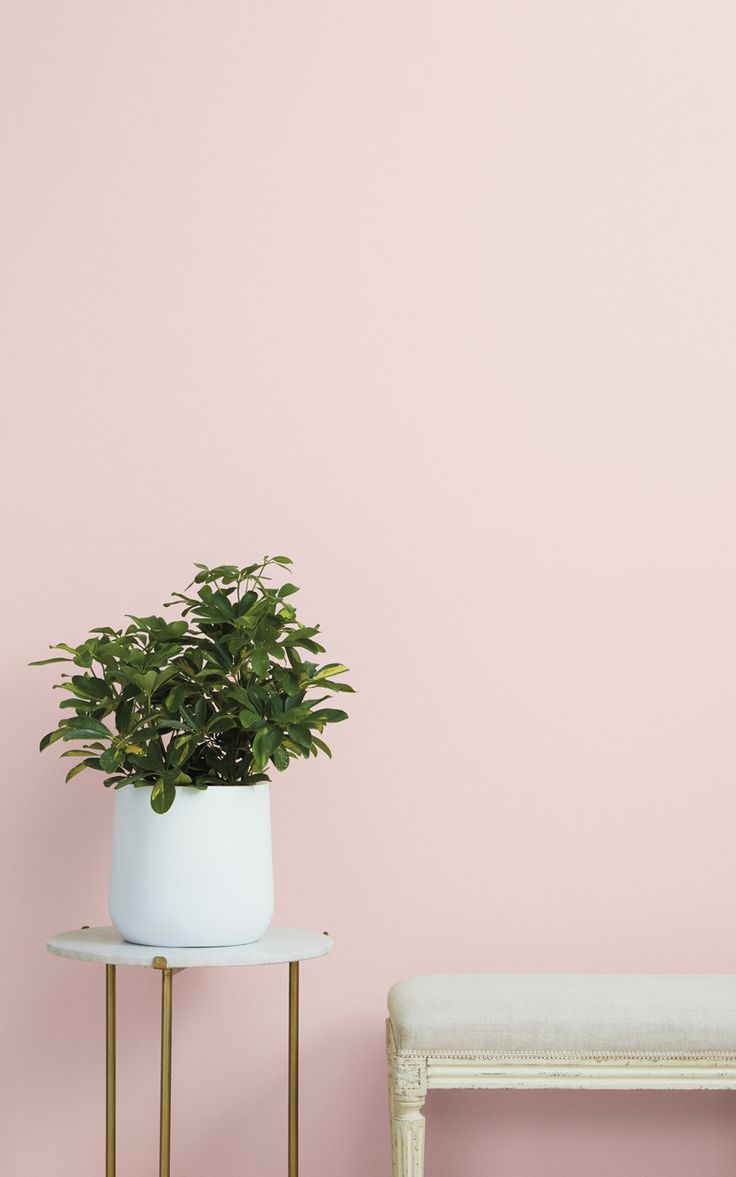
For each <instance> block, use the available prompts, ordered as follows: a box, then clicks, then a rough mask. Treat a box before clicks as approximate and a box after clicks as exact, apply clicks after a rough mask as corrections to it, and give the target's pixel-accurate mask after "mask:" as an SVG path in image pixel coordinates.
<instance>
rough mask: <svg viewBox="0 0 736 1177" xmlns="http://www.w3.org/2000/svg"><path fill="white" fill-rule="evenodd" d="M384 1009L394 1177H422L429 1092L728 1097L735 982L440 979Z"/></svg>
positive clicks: (734, 1047)
mask: <svg viewBox="0 0 736 1177" xmlns="http://www.w3.org/2000/svg"><path fill="white" fill-rule="evenodd" d="M388 1011H389V1017H388V1020H387V1022H386V1032H387V1040H386V1052H387V1057H388V1071H389V1110H390V1115H391V1140H392V1151H393V1173H394V1177H422V1173H423V1168H424V1116H423V1115H422V1112H421V1109H422V1105H423V1103H424V1100H425V1097H426V1094H427V1091H428V1090H430V1089H434V1088H440V1089H450V1088H455V1089H457V1088H488V1089H495V1088H545V1087H562V1088H597V1089H600V1090H623V1089H626V1090H660V1091H661V1090H680V1091H682V1090H686V1091H694V1090H704V1089H706V1090H724V1089H736V975H730V974H718V975H710V974H699V973H696V974H689V975H655V974H629V975H624V974H610V975H603V974H560V973H516V974H514V973H490V974H486V973H462V974H440V975H435V976H424V977H412V978H411V979H409V980H405V981H399V982H398V983H397V984H396V985H394V986H393V988H392V989H391V990H390V992H389V995H388Z"/></svg>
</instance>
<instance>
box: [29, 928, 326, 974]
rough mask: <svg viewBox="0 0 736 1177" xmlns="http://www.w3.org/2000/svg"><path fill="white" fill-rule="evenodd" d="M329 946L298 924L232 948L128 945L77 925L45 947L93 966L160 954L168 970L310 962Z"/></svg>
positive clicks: (142, 961) (106, 931) (109, 931)
mask: <svg viewBox="0 0 736 1177" xmlns="http://www.w3.org/2000/svg"><path fill="white" fill-rule="evenodd" d="M333 945H334V940H332V938H331V937H330V936H326V935H324V934H322V933H320V932H308V931H305V930H304V929H303V928H269V930H268V931H267V932H266V934H265V936H262V937H261V939H260V940H256V941H255V943H254V944H236V945H234V946H233V947H231V948H156V947H154V946H148V945H145V944H129V943H128V941H127V940H123V939H122V937H121V936H119V935H118V933H117V932H116V931H115V929H114V928H82V929H80V930H79V931H76V932H60V933H59V934H58V936H52V937H51V939H50V940H49V941H48V945H47V947H48V950H49V952H53V953H54V954H55V955H56V956H66V957H69V958H70V959H71V960H89V961H94V962H96V963H97V964H115V965H139V966H142V967H143V968H152V967H153V958H154V957H155V956H163V957H165V958H166V963H167V965H168V966H169V968H171V969H191V968H212V967H213V966H218V965H259V964H284V963H286V962H287V961H295V960H310V959H311V958H312V957H315V956H326V955H327V953H328V952H331V951H332V948H333Z"/></svg>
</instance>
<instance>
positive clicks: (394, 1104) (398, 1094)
mask: <svg viewBox="0 0 736 1177" xmlns="http://www.w3.org/2000/svg"><path fill="white" fill-rule="evenodd" d="M386 1031H387V1036H386V1055H387V1061H388V1107H389V1115H390V1118H391V1156H392V1162H393V1177H423V1174H424V1116H423V1115H422V1106H423V1104H424V1100H425V1097H426V1095H427V1067H426V1062H425V1060H424V1059H421V1058H418V1059H417V1058H402V1056H401V1055H397V1054H396V1046H395V1043H394V1040H393V1034H392V1032H391V1024H390V1022H388V1023H387V1026H386Z"/></svg>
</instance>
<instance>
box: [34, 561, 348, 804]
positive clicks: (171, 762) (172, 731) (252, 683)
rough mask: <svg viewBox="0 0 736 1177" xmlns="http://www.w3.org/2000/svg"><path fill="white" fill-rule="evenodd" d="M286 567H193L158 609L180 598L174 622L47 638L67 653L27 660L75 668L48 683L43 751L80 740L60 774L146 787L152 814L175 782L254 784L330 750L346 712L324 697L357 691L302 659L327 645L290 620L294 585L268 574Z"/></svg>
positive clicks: (137, 620)
mask: <svg viewBox="0 0 736 1177" xmlns="http://www.w3.org/2000/svg"><path fill="white" fill-rule="evenodd" d="M289 564H291V560H289V559H288V557H286V556H273V557H266V558H265V559H264V560H262V561H261V562H260V563H259V564H250V565H249V566H248V567H247V568H236V567H234V566H232V565H221V566H220V567H218V568H207V567H205V565H203V564H196V565H195V567H196V568H197V569H198V572H197V574H196V576H195V578H194V580H193V581H192V583H191V584H190V585H189V586H188V587H187V589H186V591H185V592H183V593H172V596H173V597H174V600H173V601H168V602H166V604H165V605H164V608H168V607H169V606H171V605H176V606H178V607H179V608H180V611H181V619H177V620H174V621H169V620H167V619H166V618H164V617H157V616H151V617H135V616H132V615H129V618H130V622H131V624H130V625H128V627H127V628H126V629H111V628H110V627H108V626H102V627H100V628H97V629H93V630H91V631H90V634H91V636H90V637H89V638H87V640H86V641H84V642H82V644H81V645H79V646H70V645H67V644H66V643H64V642H60V643H59V644H58V645H56V646H52V647H51V649H54V650H63V651H65V654H64V655H60V656H58V657H56V656H55V657H52V658H45V659H42V660H41V661H40V662H34V663H31V665H33V666H44V665H46V664H48V663H50V662H70V663H73V665H74V667H76V668H77V671H76V673H72V674H66V673H65V674H62V676H61V677H62V679H63V681H62V682H60V683H58V684H56V687H55V689H59V690H62V691H65V692H67V693H68V694H69V695H70V696H71V697H70V698H64V699H62V701H61V703H60V704H59V706H60V707H61V708H62V710H63V712H64V715H65V717H64V718H62V719H61V720H60V721H59V725H58V727H57V728H56V729H55V730H54V731H52V732H49V734H48V735H46V736H44V737H43V739H42V740H41V750H43V749H44V748H46V747H48V746H49V745H50V744H53V743H55V742H56V741H57V740H62V741H64V742H65V743H75V744H77V745H81V747H79V746H78V747H75V748H72V749H69V750H68V751H66V752H63V753H62V755H63V756H65V757H72V758H74V759H77V760H78V763H77V764H75V765H74V766H73V767H72V768H71V769H70V771H69V772H68V773H67V778H66V779H67V780H69V779H70V778H71V777H74V776H76V775H77V773H80V772H82V771H83V770H84V769H86V768H91V769H97V770H98V771H100V772H102V773H104V774H105V778H104V783H105V785H108V786H113V785H114V787H115V788H121V787H122V786H123V785H130V784H132V785H136V786H144V785H148V786H153V788H152V792H151V805H152V806H153V808H154V809H155V810H156V812H157V813H165V812H166V810H167V809H169V808H170V806H171V805H172V803H173V801H174V798H175V796H176V786H177V785H194V786H195V787H196V788H199V789H204V788H207V786H209V785H253V784H257V783H258V782H261V781H267V780H269V779H270V778H269V777H268V775H267V772H266V770H267V769H268V768H269V766H273V768H275V769H277V770H278V771H279V772H282V771H283V770H284V769H285V768H287V767H288V765H289V763H290V761H291V759H292V758H293V757H295V756H304V757H309V756H316V755H317V753H318V752H319V751H322V752H325V753H326V754H327V755H328V756H330V750H329V748H328V746H327V744H326V743H325V742H324V741H323V740H322V739H321V735H322V732H323V731H324V728H325V727H326V725H327V724H330V723H337V722H339V721H340V720H342V719H347V715H346V713H345V712H344V711H339V710H336V709H335V708H333V707H323V706H322V704H323V703H324V702H325V701H326V700H328V699H329V697H330V694H331V693H332V692H336V691H339V692H343V691H352V689H353V688H352V687H350V686H348V685H347V683H345V682H341V681H337V679H338V676H340V675H342V674H344V673H345V671H346V670H347V667H345V666H342V665H341V664H340V663H336V662H330V663H327V664H325V665H323V666H319V665H318V664H317V663H316V662H314V661H311V660H309V659H308V657H306V655H310V654H311V655H319V654H323V653H324V652H325V651H324V647H323V646H321V645H320V644H319V643H318V642H317V641H316V640H315V639H316V636H317V634H318V633H319V626H306V625H302V624H301V623H300V622H299V620H298V619H297V615H296V609H295V608H294V606H293V604H292V603H291V602H290V600H289V599H288V598H290V597H291V596H292V595H293V594H294V593H296V592H297V591H298V589H297V587H296V585H294V584H291V583H288V582H287V583H282V584H281V585H280V586H279V587H272V585H271V577H270V576H269V575H267V572H283V570H284V568H285V566H288V565H289ZM190 590H192V591H191V593H190ZM325 692H327V693H325Z"/></svg>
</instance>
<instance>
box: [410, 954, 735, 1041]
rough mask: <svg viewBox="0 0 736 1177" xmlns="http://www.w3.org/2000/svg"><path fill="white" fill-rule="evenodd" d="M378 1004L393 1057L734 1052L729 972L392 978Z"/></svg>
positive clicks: (732, 989) (732, 993)
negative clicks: (383, 1008) (388, 1027)
mask: <svg viewBox="0 0 736 1177" xmlns="http://www.w3.org/2000/svg"><path fill="white" fill-rule="evenodd" d="M388 1008H389V1015H390V1018H391V1024H392V1027H393V1034H394V1039H395V1043H396V1049H397V1051H399V1052H400V1053H401V1054H404V1053H405V1052H407V1053H408V1052H418V1053H421V1054H425V1055H442V1054H446V1055H450V1056H455V1057H457V1056H458V1055H459V1054H460V1055H462V1054H463V1053H467V1054H469V1055H474V1056H477V1055H479V1054H493V1055H505V1054H519V1055H525V1056H530V1057H536V1058H540V1057H544V1056H545V1055H559V1054H565V1055H568V1054H574V1055H578V1056H588V1055H589V1056H595V1055H602V1054H606V1055H627V1056H642V1055H660V1056H661V1055H665V1056H666V1055H671V1056H678V1057H680V1058H682V1057H686V1056H690V1055H693V1056H697V1055H700V1054H707V1055H721V1054H729V1053H735V1052H736V976H734V975H730V974H705V973H696V974H687V975H683V974H680V975H657V974H631V975H627V974H610V975H603V974H579V973H578V974H560V973H521V974H514V973H489V974H486V973H463V974H440V975H435V976H423V977H413V978H411V979H409V980H406V981H399V982H398V983H397V984H396V985H394V986H393V988H392V989H391V990H390V992H389V995H388Z"/></svg>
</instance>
